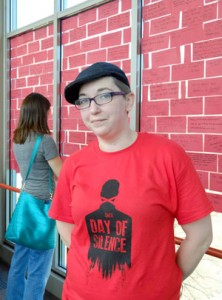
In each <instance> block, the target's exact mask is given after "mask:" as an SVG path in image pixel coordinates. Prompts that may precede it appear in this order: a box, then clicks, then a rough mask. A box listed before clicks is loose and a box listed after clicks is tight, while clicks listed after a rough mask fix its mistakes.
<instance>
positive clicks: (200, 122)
mask: <svg viewBox="0 0 222 300" xmlns="http://www.w3.org/2000/svg"><path fill="white" fill-rule="evenodd" d="M188 131H189V132H196V133H198V132H200V133H201V132H202V133H219V134H220V133H221V132H222V117H220V116H218V117H188Z"/></svg>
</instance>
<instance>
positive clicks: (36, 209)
mask: <svg viewBox="0 0 222 300" xmlns="http://www.w3.org/2000/svg"><path fill="white" fill-rule="evenodd" d="M41 141H42V135H38V136H37V138H36V142H35V145H34V149H33V152H32V157H31V160H30V163H29V167H28V171H27V174H26V177H25V181H24V184H25V182H26V180H27V178H28V175H29V172H30V170H31V168H32V164H33V162H34V160H35V157H36V154H37V151H38V148H39V145H40V143H41ZM52 176H53V174H52V170H51V168H50V167H49V189H50V195H51V196H52V195H53V183H52V180H53V179H52ZM24 184H23V188H24ZM23 188H22V190H21V193H20V196H19V199H18V203H17V205H16V207H15V210H14V212H13V215H12V218H11V221H10V223H9V226H8V228H7V231H6V233H5V238H6V239H7V240H9V241H11V242H14V243H16V244H20V245H23V246H25V247H28V248H32V249H36V250H47V249H53V248H55V244H56V223H55V220H53V219H51V218H50V217H49V216H48V211H49V208H50V206H51V202H52V201H51V199H47V200H41V199H38V198H36V197H34V196H32V195H31V194H29V193H27V192H25V191H24V190H23Z"/></svg>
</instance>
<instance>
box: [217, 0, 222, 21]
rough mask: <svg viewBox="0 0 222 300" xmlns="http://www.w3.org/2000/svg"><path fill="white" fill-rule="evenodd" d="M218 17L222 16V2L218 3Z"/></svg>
mask: <svg viewBox="0 0 222 300" xmlns="http://www.w3.org/2000/svg"><path fill="white" fill-rule="evenodd" d="M218 18H220V19H221V18H222V2H221V1H220V2H219V3H218Z"/></svg>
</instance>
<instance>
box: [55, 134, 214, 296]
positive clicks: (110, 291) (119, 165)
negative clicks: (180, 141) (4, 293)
mask: <svg viewBox="0 0 222 300" xmlns="http://www.w3.org/2000/svg"><path fill="white" fill-rule="evenodd" d="M211 211H212V206H211V204H210V202H209V201H208V199H207V197H206V194H205V191H204V189H203V187H202V185H201V183H200V180H199V178H198V176H197V174H196V172H195V170H194V168H193V166H192V164H191V161H190V159H189V158H188V156H187V155H186V154H185V152H184V151H183V150H182V148H181V147H179V146H178V145H177V144H175V143H174V142H172V141H170V140H168V139H165V138H162V137H159V136H156V135H152V134H147V133H139V135H138V138H137V140H136V141H135V142H134V144H132V145H131V146H130V147H128V148H126V149H123V150H121V151H117V152H108V153H107V152H103V151H101V150H100V149H99V147H98V143H97V142H93V143H92V144H90V145H89V146H87V147H85V148H84V149H82V150H81V151H79V152H76V153H74V154H73V155H71V156H70V157H69V158H67V160H66V161H65V163H64V165H63V168H62V171H61V173H60V176H59V180H58V184H57V188H56V192H55V196H54V199H53V203H52V207H51V210H50V216H51V217H52V218H54V219H56V220H60V221H63V222H67V223H73V224H75V227H74V230H73V232H72V237H71V246H70V249H69V252H68V261H67V276H66V279H65V283H64V288H63V297H62V299H63V300H80V299H81V300H104V299H107V300H135V299H139V300H147V299H149V300H162V299H164V300H178V299H179V292H180V287H181V281H182V274H181V271H180V269H179V268H178V266H177V264H176V255H175V244H174V230H173V229H174V220H175V219H177V220H178V222H179V224H187V223H191V222H194V221H196V220H198V219H200V218H203V217H205V216H206V215H208V214H209V213H210V212H211Z"/></svg>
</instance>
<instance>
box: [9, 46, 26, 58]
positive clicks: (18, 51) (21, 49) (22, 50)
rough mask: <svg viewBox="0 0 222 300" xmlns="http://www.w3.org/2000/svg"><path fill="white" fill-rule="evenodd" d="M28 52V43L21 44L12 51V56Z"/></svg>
mask: <svg viewBox="0 0 222 300" xmlns="http://www.w3.org/2000/svg"><path fill="white" fill-rule="evenodd" d="M27 53H28V47H27V45H21V46H19V47H17V48H15V49H14V51H12V56H22V55H26V54H27Z"/></svg>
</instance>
